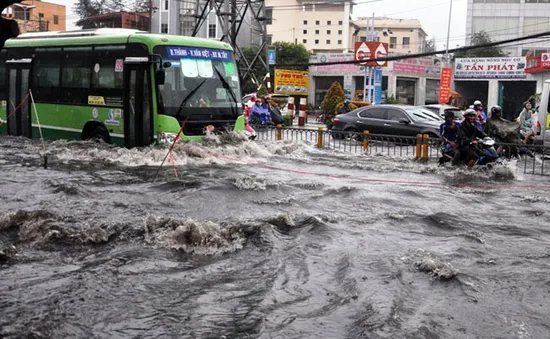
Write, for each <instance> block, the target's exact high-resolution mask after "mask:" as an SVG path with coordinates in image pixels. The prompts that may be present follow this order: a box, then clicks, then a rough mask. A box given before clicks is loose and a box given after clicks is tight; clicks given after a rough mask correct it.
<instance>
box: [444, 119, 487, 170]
mask: <svg viewBox="0 0 550 339" xmlns="http://www.w3.org/2000/svg"><path fill="white" fill-rule="evenodd" d="M463 115H464V121H462V123H461V124H460V126H459V127H458V132H457V135H456V143H457V152H456V153H455V156H454V158H453V162H452V164H453V165H458V164H459V163H460V161H461V160H466V161H467V163H468V168H472V167H473V166H474V165H475V163H476V161H477V159H478V155H477V154H476V152H475V149H474V147H473V145H476V144H477V143H478V142H477V138H480V139H481V138H485V137H486V136H487V135H486V134H485V133H484V132H483V131H481V130H480V129H479V128H478V126H477V125H476V119H477V112H476V111H475V110H473V109H467V110H466V111H465V112H464V114H463Z"/></svg>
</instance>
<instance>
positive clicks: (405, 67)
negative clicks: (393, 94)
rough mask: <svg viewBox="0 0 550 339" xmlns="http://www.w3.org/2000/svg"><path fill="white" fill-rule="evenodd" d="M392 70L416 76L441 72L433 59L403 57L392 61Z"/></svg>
mask: <svg viewBox="0 0 550 339" xmlns="http://www.w3.org/2000/svg"><path fill="white" fill-rule="evenodd" d="M393 71H394V72H396V73H404V74H411V75H416V76H432V77H437V76H439V74H440V73H441V66H440V64H439V63H436V62H435V59H430V58H424V59H405V60H399V61H395V62H393Z"/></svg>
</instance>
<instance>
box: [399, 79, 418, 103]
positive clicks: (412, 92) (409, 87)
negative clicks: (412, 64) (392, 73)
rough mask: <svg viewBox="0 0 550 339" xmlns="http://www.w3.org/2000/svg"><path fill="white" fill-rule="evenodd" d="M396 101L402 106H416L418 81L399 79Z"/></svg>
mask: <svg viewBox="0 0 550 339" xmlns="http://www.w3.org/2000/svg"><path fill="white" fill-rule="evenodd" d="M396 85H397V89H396V91H395V92H396V99H397V101H398V102H399V103H400V104H404V105H414V99H415V96H416V80H414V79H404V78H397V84H396Z"/></svg>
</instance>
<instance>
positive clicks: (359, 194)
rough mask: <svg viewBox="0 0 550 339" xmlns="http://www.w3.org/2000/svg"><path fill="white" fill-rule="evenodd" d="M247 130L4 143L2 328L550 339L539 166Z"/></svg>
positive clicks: (40, 334) (167, 334)
mask: <svg viewBox="0 0 550 339" xmlns="http://www.w3.org/2000/svg"><path fill="white" fill-rule="evenodd" d="M236 139H237V138H228V140H223V141H221V142H219V140H216V139H208V141H207V142H206V143H205V144H187V145H185V146H180V147H178V148H177V149H176V150H175V151H174V152H173V157H168V158H167V160H166V162H165V164H164V166H163V167H162V169H161V170H160V171H159V173H158V176H156V174H157V169H158V166H159V165H160V164H161V162H162V161H163V159H164V157H165V155H166V154H167V148H164V147H152V148H146V149H134V150H128V149H122V148H117V147H111V146H105V145H99V144H94V143H88V142H64V141H58V142H47V143H46V144H45V146H44V148H43V146H42V144H41V143H40V142H39V141H29V140H26V139H21V138H10V137H4V138H0V169H1V171H2V180H1V181H0V192H1V194H0V337H1V338H410V339H413V338H415V339H416V338H418V339H437V338H536V339H538V338H548V337H549V336H550V322H549V321H548V319H549V315H550V303H549V302H550V300H549V296H550V293H549V292H550V275H549V274H548V272H549V269H550V261H549V258H550V246H549V242H550V229H549V226H548V225H550V214H549V213H548V212H547V209H548V206H549V203H550V196H549V195H548V194H549V190H548V188H547V186H541V188H538V189H537V188H534V186H537V185H546V181H545V179H544V178H543V177H536V176H528V175H521V174H520V173H521V172H520V171H517V170H515V168H516V167H515V165H514V164H509V165H508V166H507V167H506V168H504V169H503V170H502V172H501V173H496V174H495V173H492V172H491V173H485V172H475V173H472V172H467V171H462V170H450V169H448V168H446V169H441V168H438V167H437V166H436V165H435V164H427V165H425V164H418V163H416V162H414V161H412V160H408V159H395V158H389V157H385V156H379V155H376V154H374V155H369V156H366V155H352V154H345V153H337V152H331V151H326V150H317V149H316V148H315V147H314V145H313V144H312V143H308V142H297V143H290V142H279V143H277V142H272V141H261V142H248V141H244V142H243V141H239V140H236ZM44 153H46V154H48V168H47V169H44V168H43V166H42V162H43V160H42V159H41V154H44ZM153 180H154V182H153Z"/></svg>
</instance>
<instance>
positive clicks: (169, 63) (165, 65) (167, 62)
mask: <svg viewBox="0 0 550 339" xmlns="http://www.w3.org/2000/svg"><path fill="white" fill-rule="evenodd" d="M171 66H172V63H171V62H170V61H165V62H163V63H162V68H170V67H171Z"/></svg>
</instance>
